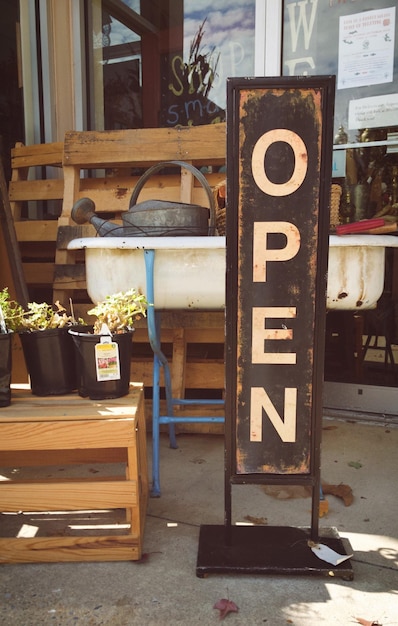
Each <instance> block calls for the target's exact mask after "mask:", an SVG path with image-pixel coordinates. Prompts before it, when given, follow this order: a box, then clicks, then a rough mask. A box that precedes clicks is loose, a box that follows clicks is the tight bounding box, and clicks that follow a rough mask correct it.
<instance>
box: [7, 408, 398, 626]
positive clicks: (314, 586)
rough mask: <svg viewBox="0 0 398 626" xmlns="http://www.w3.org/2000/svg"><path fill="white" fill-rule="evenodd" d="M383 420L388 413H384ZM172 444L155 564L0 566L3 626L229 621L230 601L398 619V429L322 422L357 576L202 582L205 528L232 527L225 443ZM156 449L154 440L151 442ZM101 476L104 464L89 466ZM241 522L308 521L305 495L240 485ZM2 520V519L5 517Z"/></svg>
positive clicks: (282, 614) (246, 610) (261, 620)
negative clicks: (342, 492) (224, 606)
mask: <svg viewBox="0 0 398 626" xmlns="http://www.w3.org/2000/svg"><path fill="white" fill-rule="evenodd" d="M380 420H381V418H380ZM178 444H179V448H178V449H177V450H172V449H170V448H169V447H168V439H167V437H166V436H164V437H162V442H161V445H162V449H161V486H162V496H161V498H158V499H150V501H149V507H148V515H147V523H146V529H145V540H144V551H145V558H144V559H143V560H142V561H141V562H139V563H137V562H121V563H57V564H26V565H25V564H24V565H3V566H1V567H0V624H1V625H7V626H11V625H12V626H14V625H15V626H16V625H18V626H19V625H21V626H39V625H40V626H47V625H50V624H51V625H57V626H58V625H62V626H64V625H65V626H70V625H74V624H82V625H89V626H96V625H107V626H108V625H109V626H128V625H130V624H132V625H140V626H141V625H142V626H145V625H152V624H153V625H155V624H156V625H162V626H163V625H165V626H168V625H170V626H171V625H174V624H184V625H187V626H195V625H201V626H207V625H208V624H216V623H218V622H219V611H218V610H215V609H214V608H213V606H214V604H215V603H216V602H217V600H219V599H220V598H227V599H229V600H231V601H233V602H234V603H235V604H236V605H237V607H238V608H239V611H238V612H237V613H230V614H229V615H227V616H226V618H225V623H227V624H231V625H233V624H235V625H243V624H244V625H245V626H246V625H250V626H257V625H261V624H269V625H270V626H286V625H287V624H293V625H295V626H319V624H330V626H332V625H335V626H338V625H342V626H343V625H344V626H349V625H350V624H356V623H358V622H357V620H356V618H357V617H359V618H362V619H366V620H368V621H369V622H370V623H371V622H372V621H374V622H378V623H379V624H383V626H391V625H394V624H398V522H397V520H398V498H397V486H396V483H397V469H398V460H397V458H398V456H397V455H398V427H397V425H394V424H389V423H388V422H386V421H383V422H382V421H380V422H378V423H362V422H358V421H348V420H343V419H333V418H324V420H323V444H322V481H323V482H326V483H329V484H333V485H339V484H340V483H344V484H347V485H349V486H350V487H351V488H352V491H353V495H354V500H353V502H352V504H351V505H349V506H345V504H344V502H343V500H342V499H341V498H339V497H335V496H327V500H328V505H329V512H328V514H327V515H326V516H325V517H323V518H321V520H320V527H321V528H322V527H336V528H337V530H338V532H339V534H340V536H341V537H342V538H343V537H347V538H348V539H349V541H350V543H351V546H352V548H353V551H354V556H353V558H352V560H351V562H352V566H353V570H354V580H352V581H344V580H342V579H339V578H326V577H320V576H315V577H314V576H304V575H303V576H269V575H263V576H252V575H247V574H246V575H230V576H223V575H210V576H208V577H206V578H204V579H202V578H198V577H197V576H196V559H197V552H198V537H199V529H200V526H201V525H202V524H206V525H207V524H217V525H219V524H221V525H222V524H223V519H224V452H223V446H224V443H223V438H222V437H220V436H215V435H208V436H205V435H179V436H178ZM148 447H149V452H150V447H151V446H150V440H148ZM90 471H95V472H97V471H98V472H100V471H101V467H90ZM232 503H233V521H234V522H239V521H241V522H245V521H246V522H247V521H253V520H260V521H262V522H263V523H267V524H269V525H275V526H309V525H310V508H311V499H310V497H308V495H307V494H306V493H305V490H303V489H302V488H290V489H286V488H284V489H279V488H278V489H269V488H266V487H264V486H253V485H247V486H234V487H233V491H232ZM0 521H1V520H0Z"/></svg>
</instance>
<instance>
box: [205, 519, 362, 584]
mask: <svg viewBox="0 0 398 626" xmlns="http://www.w3.org/2000/svg"><path fill="white" fill-rule="evenodd" d="M229 530H230V531H231V536H230V539H231V541H230V545H227V539H226V538H227V533H226V527H225V526H215V525H207V526H201V528H200V536H199V550H198V558H197V564H196V575H197V576H198V577H199V578H204V577H205V576H206V575H207V574H252V575H257V574H307V575H324V576H337V577H340V578H344V579H345V580H353V578H354V574H353V570H352V567H351V563H350V560H346V561H344V562H343V563H341V564H340V565H330V563H327V562H326V561H322V560H321V559H319V558H318V557H317V556H315V554H314V553H313V552H312V551H311V549H310V547H309V545H308V541H309V538H310V529H309V528H292V527H289V526H282V527H280V526H232V527H231V528H230V529H229ZM319 543H322V544H324V545H327V546H328V547H329V548H331V549H332V550H334V551H335V552H337V553H338V554H341V555H345V556H348V555H349V554H352V551H351V550H350V545H349V542H348V540H342V539H341V538H340V537H339V535H338V532H337V530H336V529H335V528H325V529H322V530H321V531H320V537H319Z"/></svg>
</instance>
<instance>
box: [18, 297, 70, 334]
mask: <svg viewBox="0 0 398 626" xmlns="http://www.w3.org/2000/svg"><path fill="white" fill-rule="evenodd" d="M76 323H77V322H76V320H75V318H74V316H73V315H68V314H67V311H66V309H65V308H64V307H63V306H62V304H60V303H59V302H58V301H57V302H56V303H55V306H52V305H50V304H48V303H47V302H29V303H28V307H27V311H25V312H24V314H23V316H22V319H21V321H20V326H19V328H18V331H19V332H23V331H34V330H47V329H48V328H64V327H65V326H72V325H74V324H76ZM79 323H82V320H79Z"/></svg>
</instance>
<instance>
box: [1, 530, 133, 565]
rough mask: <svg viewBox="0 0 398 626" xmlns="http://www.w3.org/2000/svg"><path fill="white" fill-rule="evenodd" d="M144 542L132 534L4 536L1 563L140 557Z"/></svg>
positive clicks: (124, 559) (119, 559) (115, 559)
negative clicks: (141, 544) (16, 537)
mask: <svg viewBox="0 0 398 626" xmlns="http://www.w3.org/2000/svg"><path fill="white" fill-rule="evenodd" d="M139 558H141V548H140V542H139V541H138V540H137V539H135V538H134V537H131V536H113V535H109V536H105V535H102V536H100V537H88V536H82V537H34V538H31V539H30V538H29V539H24V538H22V537H21V538H18V539H13V538H6V539H0V563H57V562H72V561H136V560H137V559H139Z"/></svg>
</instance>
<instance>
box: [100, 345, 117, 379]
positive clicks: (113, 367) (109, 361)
mask: <svg viewBox="0 0 398 626" xmlns="http://www.w3.org/2000/svg"><path fill="white" fill-rule="evenodd" d="M95 367H96V370H97V380H98V381H103V380H120V359H119V346H118V344H117V343H115V342H113V341H112V340H111V338H110V337H102V338H101V343H97V344H96V345H95Z"/></svg>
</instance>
